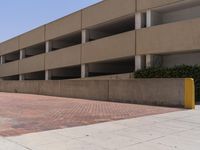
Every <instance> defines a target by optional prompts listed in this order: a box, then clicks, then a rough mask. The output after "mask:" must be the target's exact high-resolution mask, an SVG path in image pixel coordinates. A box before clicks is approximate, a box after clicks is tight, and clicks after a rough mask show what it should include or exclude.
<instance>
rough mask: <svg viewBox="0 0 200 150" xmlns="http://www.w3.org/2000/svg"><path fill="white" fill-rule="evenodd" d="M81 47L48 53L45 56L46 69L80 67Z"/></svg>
mask: <svg viewBox="0 0 200 150" xmlns="http://www.w3.org/2000/svg"><path fill="white" fill-rule="evenodd" d="M80 58H81V45H78V46H72V47H68V48H64V49H61V50H57V51H53V52H50V53H47V54H46V56H45V68H46V69H55V68H61V67H68V66H73V65H79V64H80V63H81V61H80Z"/></svg>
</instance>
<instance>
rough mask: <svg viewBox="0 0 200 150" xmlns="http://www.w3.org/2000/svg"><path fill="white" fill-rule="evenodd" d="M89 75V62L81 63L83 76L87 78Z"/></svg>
mask: <svg viewBox="0 0 200 150" xmlns="http://www.w3.org/2000/svg"><path fill="white" fill-rule="evenodd" d="M88 76H89V67H88V65H87V64H82V65H81V78H85V77H88Z"/></svg>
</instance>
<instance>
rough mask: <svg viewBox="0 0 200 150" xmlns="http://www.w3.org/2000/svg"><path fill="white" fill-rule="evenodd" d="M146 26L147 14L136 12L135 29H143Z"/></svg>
mask: <svg viewBox="0 0 200 150" xmlns="http://www.w3.org/2000/svg"><path fill="white" fill-rule="evenodd" d="M143 27H145V14H143V13H142V12H137V13H136V14H135V29H136V30H138V29H141V28H143Z"/></svg>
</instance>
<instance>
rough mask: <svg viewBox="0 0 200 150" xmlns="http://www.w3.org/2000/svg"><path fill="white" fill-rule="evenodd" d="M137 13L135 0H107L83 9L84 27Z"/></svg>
mask: <svg viewBox="0 0 200 150" xmlns="http://www.w3.org/2000/svg"><path fill="white" fill-rule="evenodd" d="M131 13H132V14H133V13H135V0H105V1H103V2H101V3H98V4H96V5H93V6H91V7H88V8H86V9H84V10H83V18H82V20H83V22H82V25H83V28H87V27H89V26H93V25H96V24H100V23H103V22H106V21H110V20H112V19H115V18H119V17H122V16H126V15H129V14H131Z"/></svg>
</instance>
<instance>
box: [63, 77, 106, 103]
mask: <svg viewBox="0 0 200 150" xmlns="http://www.w3.org/2000/svg"><path fill="white" fill-rule="evenodd" d="M60 89H61V91H60V92H61V93H60V94H61V96H63V97H72V98H84V99H94V100H108V81H97V80H96V81H95V80H87V81H86V80H84V81H81V80H68V81H67V80H66V81H62V82H61V83H60Z"/></svg>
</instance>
